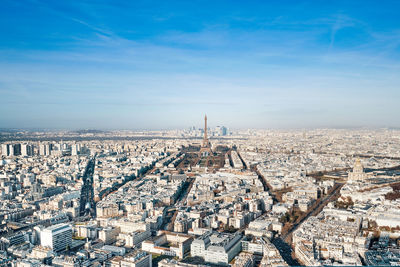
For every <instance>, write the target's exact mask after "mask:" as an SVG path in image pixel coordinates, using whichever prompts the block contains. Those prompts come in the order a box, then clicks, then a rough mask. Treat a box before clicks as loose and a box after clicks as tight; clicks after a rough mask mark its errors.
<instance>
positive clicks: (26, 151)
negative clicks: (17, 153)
mask: <svg viewBox="0 0 400 267" xmlns="http://www.w3.org/2000/svg"><path fill="white" fill-rule="evenodd" d="M21 156H23V157H26V156H33V145H29V144H22V145H21Z"/></svg>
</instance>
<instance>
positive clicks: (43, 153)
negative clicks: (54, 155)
mask: <svg viewBox="0 0 400 267" xmlns="http://www.w3.org/2000/svg"><path fill="white" fill-rule="evenodd" d="M39 155H41V156H46V146H45V145H44V144H40V145H39Z"/></svg>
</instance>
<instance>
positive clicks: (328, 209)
mask: <svg viewBox="0 0 400 267" xmlns="http://www.w3.org/2000/svg"><path fill="white" fill-rule="evenodd" d="M204 124H205V125H204V127H201V128H196V127H191V128H189V129H187V130H174V131H172V130H171V131H141V132H138V131H104V132H103V131H89V130H87V131H78V132H68V131H64V132H46V131H3V132H0V140H1V141H0V142H1V158H0V184H1V187H0V198H1V202H0V206H1V211H0V220H1V221H0V223H1V226H0V227H1V228H0V266H18V267H19V266H23V267H25V266H35V267H36V266H63V267H70V266H71V267H75V266H110V267H135V266H138V267H139V266H140V267H146V266H163V267H173V266H182V267H183V266H187V267H189V266H243V267H249V266H288V265H311V266H323V265H324V266H333V265H334V266H338V265H343V266H355V265H370V266H377V265H386V266H388V265H400V179H399V178H400V131H399V130H390V129H380V130H364V129H361V130H339V129H336V130H335V129H320V130H240V131H232V130H230V129H228V128H226V127H223V126H218V127H213V128H209V127H208V125H207V117H205V121H204Z"/></svg>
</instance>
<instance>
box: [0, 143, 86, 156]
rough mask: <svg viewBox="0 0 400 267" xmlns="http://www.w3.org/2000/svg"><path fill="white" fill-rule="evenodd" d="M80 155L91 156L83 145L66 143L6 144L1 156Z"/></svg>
mask: <svg viewBox="0 0 400 267" xmlns="http://www.w3.org/2000/svg"><path fill="white" fill-rule="evenodd" d="M80 154H90V151H89V150H88V149H87V148H86V147H84V146H82V145H81V144H66V143H50V142H43V143H34V144H33V143H5V144H2V145H1V155H2V156H5V157H12V156H22V157H31V156H50V155H52V156H65V155H72V156H77V155H80Z"/></svg>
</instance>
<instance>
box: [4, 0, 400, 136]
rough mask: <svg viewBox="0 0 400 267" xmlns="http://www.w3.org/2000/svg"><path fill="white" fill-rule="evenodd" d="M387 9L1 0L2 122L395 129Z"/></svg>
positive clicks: (396, 30) (393, 57) (394, 12)
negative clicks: (205, 123)
mask: <svg viewBox="0 0 400 267" xmlns="http://www.w3.org/2000/svg"><path fill="white" fill-rule="evenodd" d="M399 9H400V3H399V2H398V1H380V2H377V1H271V2H264V1H250V2H249V1H234V2H232V1H217V2H215V1H212V2H211V1H210V2H204V1H172V2H171V1H40V0H26V1H25V0H24V1H12V0H5V1H3V2H2V7H1V9H0V24H1V25H2V26H1V28H0V95H1V105H0V114H1V115H0V127H1V128H51V129H87V128H92V129H173V128H185V127H189V126H191V125H196V126H200V125H201V124H199V123H197V124H196V122H199V121H201V118H202V116H203V114H204V113H207V114H208V115H209V117H210V118H211V119H210V122H209V123H210V125H211V126H217V125H227V126H229V127H231V128H320V127H328V128H342V127H344V128H354V127H355V128H357V127H366V128H376V127H399V126H400V117H399V116H398V114H399V113H400V106H399V105H398V100H399V99H400V90H399V85H400V75H399V73H400V64H399V59H400V50H399V44H400V43H399V40H400V20H399V19H398V10H399Z"/></svg>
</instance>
